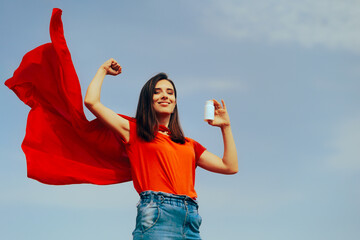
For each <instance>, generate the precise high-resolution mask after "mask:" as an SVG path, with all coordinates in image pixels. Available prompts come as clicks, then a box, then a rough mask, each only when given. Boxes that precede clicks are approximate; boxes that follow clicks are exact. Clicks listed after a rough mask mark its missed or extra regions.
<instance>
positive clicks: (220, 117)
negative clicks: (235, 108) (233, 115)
mask: <svg viewBox="0 0 360 240" xmlns="http://www.w3.org/2000/svg"><path fill="white" fill-rule="evenodd" d="M213 101H214V107H215V116H214V120H208V123H209V124H210V125H212V126H216V127H225V126H230V117H229V114H228V112H227V110H226V106H225V102H224V100H221V103H222V106H221V104H220V103H219V102H218V101H216V100H215V99H213Z"/></svg>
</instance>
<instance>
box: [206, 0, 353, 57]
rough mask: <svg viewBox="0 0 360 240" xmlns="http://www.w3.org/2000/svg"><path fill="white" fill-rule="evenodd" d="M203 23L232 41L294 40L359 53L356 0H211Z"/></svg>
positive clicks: (289, 41)
mask: <svg viewBox="0 0 360 240" xmlns="http://www.w3.org/2000/svg"><path fill="white" fill-rule="evenodd" d="M203 22H204V25H205V26H206V28H207V29H208V30H209V31H214V32H216V34H218V35H220V34H219V33H221V34H223V35H224V36H227V37H229V36H230V37H231V38H233V39H236V40H239V39H247V40H250V41H267V42H270V43H284V42H285V43H293V42H294V43H297V44H300V45H301V46H304V47H313V46H324V47H327V48H331V49H346V50H350V51H356V52H359V53H360V32H359V31H358V29H359V28H360V2H359V1H357V0H343V1H336V0H318V1H311V0H304V1H288V0H280V1H279V0H278V1H267V0H260V1H252V2H249V1H236V0H224V1H212V4H210V5H209V7H208V8H207V9H206V10H204V21H203Z"/></svg>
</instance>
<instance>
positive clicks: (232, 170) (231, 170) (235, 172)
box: [228, 168, 239, 175]
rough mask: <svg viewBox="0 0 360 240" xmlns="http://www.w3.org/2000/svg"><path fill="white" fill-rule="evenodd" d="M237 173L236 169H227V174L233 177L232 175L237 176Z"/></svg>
mask: <svg viewBox="0 0 360 240" xmlns="http://www.w3.org/2000/svg"><path fill="white" fill-rule="evenodd" d="M238 172H239V169H238V168H233V169H229V171H228V174H229V175H234V174H237V173H238Z"/></svg>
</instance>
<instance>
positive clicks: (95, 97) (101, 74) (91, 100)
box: [84, 67, 106, 107]
mask: <svg viewBox="0 0 360 240" xmlns="http://www.w3.org/2000/svg"><path fill="white" fill-rule="evenodd" d="M105 75H106V70H105V69H104V68H103V67H100V68H99V70H98V71H97V72H96V74H95V76H94V78H93V80H92V81H91V83H90V85H89V87H88V89H87V91H86V95H85V100H84V102H85V105H86V106H87V107H91V106H92V105H94V104H96V103H98V102H100V93H101V86H102V84H103V81H104V78H105Z"/></svg>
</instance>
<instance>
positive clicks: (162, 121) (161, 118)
mask: <svg viewBox="0 0 360 240" xmlns="http://www.w3.org/2000/svg"><path fill="white" fill-rule="evenodd" d="M170 116H171V115H168V114H167V115H165V116H164V115H158V116H157V120H158V123H159V125H164V126H165V127H168V125H169V122H170Z"/></svg>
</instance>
